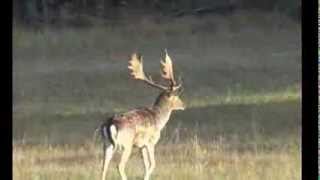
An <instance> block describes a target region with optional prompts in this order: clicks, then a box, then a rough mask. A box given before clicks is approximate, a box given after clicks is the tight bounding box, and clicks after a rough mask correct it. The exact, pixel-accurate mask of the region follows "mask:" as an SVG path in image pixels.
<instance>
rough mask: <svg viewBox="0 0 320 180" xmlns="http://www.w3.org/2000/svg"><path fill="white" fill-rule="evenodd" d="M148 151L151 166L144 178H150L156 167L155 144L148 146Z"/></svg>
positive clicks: (147, 179)
mask: <svg viewBox="0 0 320 180" xmlns="http://www.w3.org/2000/svg"><path fill="white" fill-rule="evenodd" d="M147 152H148V160H149V168H148V169H147V171H146V174H145V176H144V180H149V179H150V176H151V173H152V172H153V170H154V168H155V167H156V161H155V158H154V145H149V146H147Z"/></svg>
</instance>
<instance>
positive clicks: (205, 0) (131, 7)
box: [13, 0, 301, 26]
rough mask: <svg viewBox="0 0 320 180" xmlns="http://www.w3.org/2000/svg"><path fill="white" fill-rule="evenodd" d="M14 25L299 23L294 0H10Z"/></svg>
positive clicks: (299, 7)
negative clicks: (210, 17)
mask: <svg viewBox="0 0 320 180" xmlns="http://www.w3.org/2000/svg"><path fill="white" fill-rule="evenodd" d="M13 7H14V23H23V24H27V25H39V24H46V25H65V24H68V25H75V26H86V25H90V24H96V23H97V21H99V20H98V19H97V18H103V20H101V21H102V22H100V23H110V21H114V20H118V19H119V18H120V19H121V18H125V17H127V16H129V15H132V14H133V13H134V14H154V15H158V16H168V17H181V16H184V15H194V16H202V15H205V14H223V15H227V14H232V13H233V12H234V11H235V10H253V9H254V10H259V11H270V12H274V11H276V12H281V13H283V14H286V15H288V16H290V17H291V18H294V19H295V20H297V21H300V16H301V3H300V1H297V0H294V1H292V0H260V1H256V0H215V1H213V0H127V1H126V0H13Z"/></svg>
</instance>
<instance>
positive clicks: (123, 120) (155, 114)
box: [101, 54, 185, 180]
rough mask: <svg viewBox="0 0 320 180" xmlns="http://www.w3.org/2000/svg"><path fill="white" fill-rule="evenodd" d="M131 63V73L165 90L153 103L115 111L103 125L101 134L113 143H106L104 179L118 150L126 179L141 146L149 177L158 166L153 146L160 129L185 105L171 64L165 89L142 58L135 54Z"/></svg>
mask: <svg viewBox="0 0 320 180" xmlns="http://www.w3.org/2000/svg"><path fill="white" fill-rule="evenodd" d="M166 55H167V54H166ZM167 57H168V55H167ZM168 58H169V57H168ZM166 60H168V59H166ZM169 61H170V62H171V59H169ZM130 62H131V67H132V66H134V67H133V68H130V66H129V69H132V70H133V72H132V74H133V77H134V78H135V79H140V80H144V81H145V82H147V83H148V84H149V85H152V86H153V87H157V88H160V89H162V90H163V91H162V92H161V93H160V95H159V96H158V97H157V99H156V101H155V103H154V104H153V106H151V107H143V108H137V109H133V110H131V111H128V112H125V113H122V114H116V115H114V116H113V117H111V118H110V119H108V120H107V121H106V122H105V123H104V124H102V126H101V132H102V136H103V137H107V138H108V139H109V140H110V142H111V145H109V146H108V147H107V146H106V144H104V162H103V170H102V180H105V177H106V172H107V169H108V165H109V162H110V160H111V158H112V156H113V153H114V152H115V150H116V149H122V150H123V152H122V156H121V160H120V163H119V165H118V170H119V174H120V176H121V179H122V180H127V176H126V174H125V165H126V163H127V161H128V159H129V157H130V154H131V150H132V148H133V147H138V148H140V150H141V154H142V158H143V161H144V166H145V176H144V180H149V178H150V175H151V173H152V171H153V170H154V168H155V158H154V149H155V145H156V144H157V142H158V141H159V139H160V134H161V130H162V129H163V128H164V127H165V125H166V123H167V122H168V120H169V119H170V115H171V113H172V111H174V110H183V109H184V108H185V106H184V104H183V102H182V101H181V99H180V98H179V97H178V95H177V91H176V90H177V89H178V88H179V87H178V86H177V85H176V83H175V81H174V79H173V74H172V64H171V65H169V66H167V69H165V70H164V71H166V72H169V73H171V75H170V74H169V75H168V79H169V80H170V81H171V86H170V87H167V88H166V87H164V86H161V85H159V84H155V83H154V82H153V81H152V80H151V78H150V79H148V78H146V76H145V75H144V72H143V69H142V59H141V58H138V57H137V56H136V55H135V54H134V55H133V56H132V59H131V61H130Z"/></svg>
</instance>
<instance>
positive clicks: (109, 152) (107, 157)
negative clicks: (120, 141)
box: [102, 145, 114, 180]
mask: <svg viewBox="0 0 320 180" xmlns="http://www.w3.org/2000/svg"><path fill="white" fill-rule="evenodd" d="M113 153H114V146H113V145H110V146H108V147H106V146H104V147H103V156H104V157H103V162H102V180H105V178H106V174H107V170H108V166H109V163H110V161H111V159H112V156H113Z"/></svg>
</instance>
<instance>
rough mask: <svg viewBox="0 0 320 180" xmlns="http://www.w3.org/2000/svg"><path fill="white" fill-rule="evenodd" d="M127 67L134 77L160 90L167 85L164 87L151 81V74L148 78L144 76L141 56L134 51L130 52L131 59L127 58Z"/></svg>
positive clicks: (165, 88)
mask: <svg viewBox="0 0 320 180" xmlns="http://www.w3.org/2000/svg"><path fill="white" fill-rule="evenodd" d="M128 69H130V70H131V73H130V75H131V76H132V77H133V78H134V79H138V80H142V81H144V82H146V83H147V84H149V85H151V86H153V87H156V88H159V89H162V90H167V89H168V88H167V87H164V86H162V85H160V84H156V83H155V82H153V80H152V79H151V76H149V78H147V77H146V75H145V73H144V71H143V58H142V56H141V55H137V54H136V53H134V54H132V56H131V59H130V60H129V66H128Z"/></svg>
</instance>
